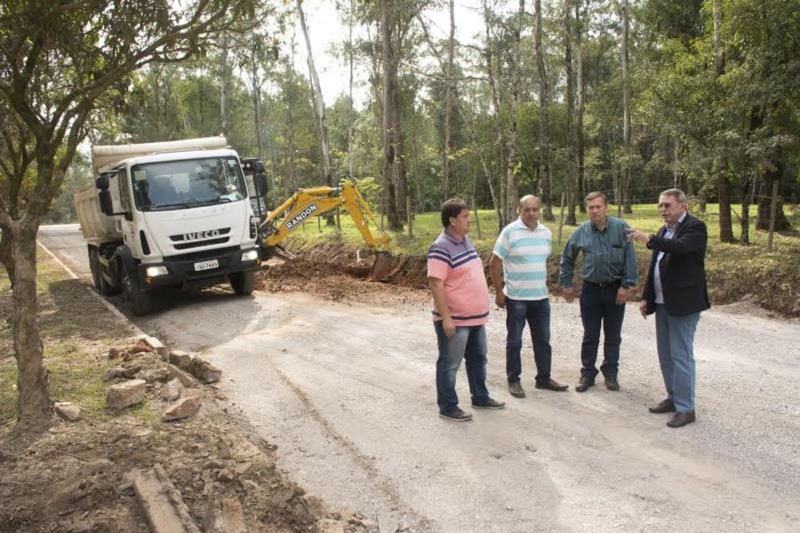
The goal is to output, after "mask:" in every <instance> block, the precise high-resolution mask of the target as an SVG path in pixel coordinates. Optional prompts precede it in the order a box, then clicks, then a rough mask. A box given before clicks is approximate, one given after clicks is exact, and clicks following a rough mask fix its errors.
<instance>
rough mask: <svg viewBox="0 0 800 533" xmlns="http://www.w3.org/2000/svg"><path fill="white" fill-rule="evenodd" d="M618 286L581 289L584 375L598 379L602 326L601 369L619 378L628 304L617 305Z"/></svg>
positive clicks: (588, 286)
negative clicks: (623, 322) (620, 355)
mask: <svg viewBox="0 0 800 533" xmlns="http://www.w3.org/2000/svg"><path fill="white" fill-rule="evenodd" d="M617 290H619V286H618V285H610V286H606V287H598V286H596V285H590V284H588V283H584V284H583V288H582V289H581V320H582V321H583V344H582V345H581V376H586V377H589V378H592V379H594V377H595V376H597V368H596V367H595V364H596V362H597V347H598V345H599V344H600V326H601V324H602V327H603V338H604V340H603V364H602V366H601V367H600V370H601V371H602V372H603V375H604V376H605V377H610V378H616V377H617V372H618V371H619V345H620V343H621V342H622V335H621V333H622V320H623V319H624V318H625V304H622V305H617Z"/></svg>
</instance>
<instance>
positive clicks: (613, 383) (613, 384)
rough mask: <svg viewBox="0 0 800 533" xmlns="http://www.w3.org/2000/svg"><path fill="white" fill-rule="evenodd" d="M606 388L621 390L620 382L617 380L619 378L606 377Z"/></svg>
mask: <svg viewBox="0 0 800 533" xmlns="http://www.w3.org/2000/svg"><path fill="white" fill-rule="evenodd" d="M606 388H607V389H608V390H613V391H617V390H619V382H618V381H617V378H615V377H614V378H610V377H606Z"/></svg>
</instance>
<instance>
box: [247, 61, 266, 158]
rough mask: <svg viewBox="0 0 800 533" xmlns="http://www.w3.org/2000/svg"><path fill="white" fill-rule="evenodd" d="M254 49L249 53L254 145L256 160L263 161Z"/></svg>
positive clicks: (259, 94)
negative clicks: (256, 148)
mask: <svg viewBox="0 0 800 533" xmlns="http://www.w3.org/2000/svg"><path fill="white" fill-rule="evenodd" d="M257 61H258V60H257V58H256V53H255V48H253V50H252V51H251V52H250V81H251V83H252V84H253V115H254V121H255V124H254V126H255V132H256V145H257V146H258V159H259V160H260V161H264V132H263V131H262V129H261V80H260V79H259V76H258V63H257Z"/></svg>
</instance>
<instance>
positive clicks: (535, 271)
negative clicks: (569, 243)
mask: <svg viewBox="0 0 800 533" xmlns="http://www.w3.org/2000/svg"><path fill="white" fill-rule="evenodd" d="M541 206H542V203H541V201H540V200H539V198H537V197H536V196H533V195H527V196H523V197H522V198H521V199H520V201H519V213H520V215H519V218H518V219H517V220H515V221H514V222H512V223H511V224H509V225H508V226H506V227H505V228H503V231H501V232H500V236H499V237H498V238H497V242H496V243H495V245H494V251H493V252H492V260H491V262H490V264H489V268H490V270H491V274H492V285H493V286H494V293H495V303H496V304H497V306H498V307H501V308H503V307H505V308H506V330H507V336H506V376H507V377H508V391H509V392H510V393H511V395H512V396H514V397H515V398H524V397H525V390H524V389H523V388H522V385H521V384H520V375H521V374H522V361H521V358H520V351H521V349H522V332H523V330H524V329H525V322H526V321H527V323H528V327H529V328H530V332H531V337H532V339H533V358H534V361H535V362H536V370H537V374H536V385H535V386H536V388H537V389H547V390H553V391H565V390H567V385H562V384H560V383H558V382H557V381H555V380H554V379H552V378H551V377H550V367H551V361H552V348H551V347H550V299H549V298H548V293H547V258H548V257H549V256H550V250H551V246H550V243H551V241H552V240H553V237H552V234H551V233H550V230H549V229H547V228H546V227H545V226H544V225H543V224H540V223H539V215H540V212H541ZM504 282H505V283H504Z"/></svg>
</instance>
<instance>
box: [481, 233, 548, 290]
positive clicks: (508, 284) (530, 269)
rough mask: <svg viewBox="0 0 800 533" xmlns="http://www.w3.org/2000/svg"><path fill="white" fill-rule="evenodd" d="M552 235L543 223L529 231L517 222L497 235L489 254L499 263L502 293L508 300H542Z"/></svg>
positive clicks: (545, 286)
mask: <svg viewBox="0 0 800 533" xmlns="http://www.w3.org/2000/svg"><path fill="white" fill-rule="evenodd" d="M552 240H553V235H552V233H550V230H549V229H547V227H545V226H544V225H543V224H537V225H536V227H535V228H534V229H530V228H529V227H528V226H526V225H525V223H524V222H523V221H522V219H519V218H518V219H517V220H515V221H514V222H512V223H511V224H509V225H508V226H506V227H505V228H503V231H501V232H500V236H499V237H498V238H497V242H496V243H495V245H494V250H493V252H492V253H493V254H494V255H496V256H497V257H499V258H500V259H502V260H503V276H504V278H505V287H503V294H505V295H506V296H507V297H509V298H511V299H512V300H544V299H545V298H547V297H548V293H547V258H548V257H550V250H551V246H550V243H551V242H552Z"/></svg>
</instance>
